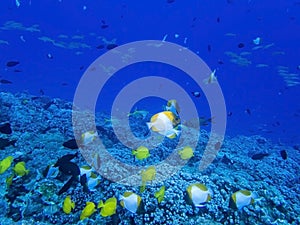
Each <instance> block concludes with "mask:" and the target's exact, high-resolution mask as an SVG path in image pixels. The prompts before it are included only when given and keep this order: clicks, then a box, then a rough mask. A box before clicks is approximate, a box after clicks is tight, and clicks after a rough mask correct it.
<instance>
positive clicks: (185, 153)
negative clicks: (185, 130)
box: [178, 146, 194, 160]
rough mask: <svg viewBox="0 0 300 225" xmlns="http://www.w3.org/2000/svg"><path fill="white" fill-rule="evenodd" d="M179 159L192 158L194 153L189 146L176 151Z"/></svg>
mask: <svg viewBox="0 0 300 225" xmlns="http://www.w3.org/2000/svg"><path fill="white" fill-rule="evenodd" d="M178 154H179V155H180V158H181V159H184V160H185V159H190V158H192V157H193V156H194V151H193V149H192V148H191V147H190V146H186V147H184V148H183V149H182V150H181V151H178Z"/></svg>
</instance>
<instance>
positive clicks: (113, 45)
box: [106, 44, 118, 50]
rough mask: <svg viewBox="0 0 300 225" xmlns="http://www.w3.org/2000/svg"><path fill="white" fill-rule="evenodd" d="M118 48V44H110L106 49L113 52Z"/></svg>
mask: <svg viewBox="0 0 300 225" xmlns="http://www.w3.org/2000/svg"><path fill="white" fill-rule="evenodd" d="M116 47H118V45H117V44H108V45H107V46H106V49H107V50H111V49H113V48H116Z"/></svg>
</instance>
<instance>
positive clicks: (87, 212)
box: [80, 202, 96, 220]
mask: <svg viewBox="0 0 300 225" xmlns="http://www.w3.org/2000/svg"><path fill="white" fill-rule="evenodd" d="M95 207H96V206H95V204H94V203H93V202H87V203H86V206H85V207H84V209H83V210H82V212H81V214H80V220H84V219H85V218H88V217H90V216H91V215H92V214H93V213H94V212H96V209H95Z"/></svg>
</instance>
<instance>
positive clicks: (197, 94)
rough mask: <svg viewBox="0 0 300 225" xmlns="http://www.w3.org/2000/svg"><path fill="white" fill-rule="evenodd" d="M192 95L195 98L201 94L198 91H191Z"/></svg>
mask: <svg viewBox="0 0 300 225" xmlns="http://www.w3.org/2000/svg"><path fill="white" fill-rule="evenodd" d="M192 95H193V96H195V97H196V98H199V97H200V96H201V94H200V92H199V91H192Z"/></svg>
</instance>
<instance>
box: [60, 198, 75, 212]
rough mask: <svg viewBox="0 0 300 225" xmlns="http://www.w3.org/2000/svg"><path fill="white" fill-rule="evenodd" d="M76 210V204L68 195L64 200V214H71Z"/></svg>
mask: <svg viewBox="0 0 300 225" xmlns="http://www.w3.org/2000/svg"><path fill="white" fill-rule="evenodd" d="M74 208H75V202H73V201H72V200H71V196H70V195H68V196H67V197H66V198H65V200H64V203H63V207H62V209H63V211H64V213H66V214H70V213H71V211H72V210H73V209H74Z"/></svg>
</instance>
